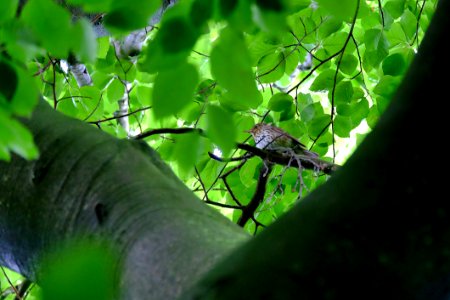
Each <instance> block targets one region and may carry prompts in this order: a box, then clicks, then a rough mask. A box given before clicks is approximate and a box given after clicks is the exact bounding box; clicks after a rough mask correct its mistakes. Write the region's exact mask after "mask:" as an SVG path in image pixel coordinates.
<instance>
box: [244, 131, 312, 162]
mask: <svg viewBox="0 0 450 300" xmlns="http://www.w3.org/2000/svg"><path fill="white" fill-rule="evenodd" d="M246 132H248V133H251V135H252V136H253V139H254V140H255V145H256V147H257V148H259V149H267V150H276V151H282V150H286V149H292V150H293V151H294V152H295V153H296V154H301V155H305V156H308V157H310V158H318V157H319V155H318V154H317V153H315V152H312V151H309V150H308V149H306V146H305V145H303V144H302V143H301V142H300V141H299V140H297V139H296V138H294V137H293V136H291V135H290V134H288V133H287V132H285V131H283V130H282V129H280V128H278V127H276V126H273V125H271V124H265V123H258V124H256V125H255V126H253V128H252V129H250V130H247V131H246Z"/></svg>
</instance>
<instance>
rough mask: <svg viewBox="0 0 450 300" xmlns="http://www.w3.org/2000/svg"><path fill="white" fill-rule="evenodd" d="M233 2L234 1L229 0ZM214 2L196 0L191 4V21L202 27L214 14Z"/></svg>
mask: <svg viewBox="0 0 450 300" xmlns="http://www.w3.org/2000/svg"><path fill="white" fill-rule="evenodd" d="M227 2H232V1H227ZM213 6H214V5H213V3H212V2H211V1H210V0H194V2H193V3H192V5H191V13H190V14H189V15H190V18H191V23H192V25H194V26H195V27H201V26H203V25H204V24H206V22H207V21H208V20H209V19H210V18H212V16H213V9H214V7H213Z"/></svg>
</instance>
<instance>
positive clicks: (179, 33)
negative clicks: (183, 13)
mask: <svg viewBox="0 0 450 300" xmlns="http://www.w3.org/2000/svg"><path fill="white" fill-rule="evenodd" d="M158 34H159V38H160V42H161V47H162V50H163V51H164V52H167V53H169V54H170V53H177V52H183V51H190V50H191V49H192V47H194V44H195V42H196V41H197V37H198V36H197V33H196V32H195V30H194V28H193V27H192V26H191V24H190V23H189V22H188V21H187V20H186V19H185V18H183V17H175V18H172V19H169V20H168V21H166V22H164V23H163V24H162V27H161V30H160V31H159V33H158ZM174 34H176V37H175V36H174Z"/></svg>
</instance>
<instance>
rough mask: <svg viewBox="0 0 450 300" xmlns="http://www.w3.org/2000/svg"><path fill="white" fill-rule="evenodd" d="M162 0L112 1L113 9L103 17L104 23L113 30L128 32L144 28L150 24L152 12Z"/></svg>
mask: <svg viewBox="0 0 450 300" xmlns="http://www.w3.org/2000/svg"><path fill="white" fill-rule="evenodd" d="M159 6H160V2H159V1H154V0H141V1H139V2H135V3H130V1H129V0H114V1H111V9H110V11H109V13H108V14H106V16H105V17H104V19H103V24H104V25H105V26H106V28H108V29H109V30H111V31H113V32H128V31H131V30H136V29H142V28H144V27H145V26H147V25H148V21H149V19H150V17H151V16H152V14H153V13H154V12H156V10H157V9H158V8H159Z"/></svg>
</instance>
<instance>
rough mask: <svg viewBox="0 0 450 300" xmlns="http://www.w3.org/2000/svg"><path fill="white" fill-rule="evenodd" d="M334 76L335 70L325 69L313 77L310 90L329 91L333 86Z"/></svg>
mask: <svg viewBox="0 0 450 300" xmlns="http://www.w3.org/2000/svg"><path fill="white" fill-rule="evenodd" d="M335 76H336V70H333V69H327V70H325V71H323V72H322V73H320V74H319V76H317V77H316V79H314V82H313V83H312V85H311V87H310V90H311V91H313V92H319V91H327V90H328V91H329V90H331V89H332V88H333V85H334V77H335Z"/></svg>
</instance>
